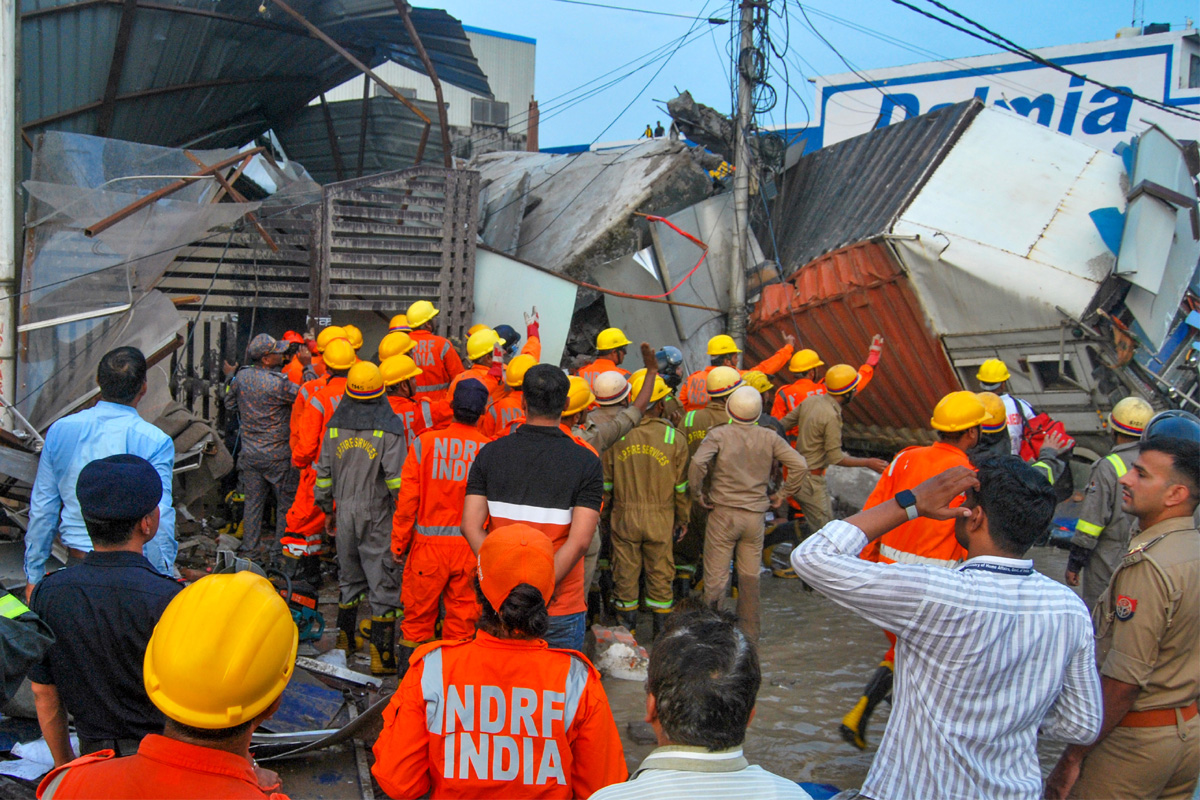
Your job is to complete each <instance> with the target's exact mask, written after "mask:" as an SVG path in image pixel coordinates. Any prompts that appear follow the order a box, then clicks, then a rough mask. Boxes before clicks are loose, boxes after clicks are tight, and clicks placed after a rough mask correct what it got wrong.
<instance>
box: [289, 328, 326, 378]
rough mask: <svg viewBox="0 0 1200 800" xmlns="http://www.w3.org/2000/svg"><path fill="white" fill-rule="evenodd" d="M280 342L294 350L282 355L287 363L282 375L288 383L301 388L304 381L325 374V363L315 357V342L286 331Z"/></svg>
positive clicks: (318, 357)
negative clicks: (285, 343)
mask: <svg viewBox="0 0 1200 800" xmlns="http://www.w3.org/2000/svg"><path fill="white" fill-rule="evenodd" d="M282 341H285V342H287V343H288V344H289V345H291V346H292V347H293V348H295V349H292V350H290V351H289V352H288V353H287V354H285V355H284V361H286V362H287V363H286V365H285V366H284V368H283V374H284V375H286V376H287V379H288V380H289V381H291V382H292V383H294V384H296V385H297V386H303V385H304V383H305V382H306V381H311V380H312V379H313V378H317V377H319V376H321V375H324V374H325V362H324V361H322V360H321V358H320V356H318V355H317V343H316V342H314V341H312V340H311V339H305V338H304V337H303V336H301V335H300V334H298V333H296V332H295V331H286V332H285V333H284V334H283V339H282Z"/></svg>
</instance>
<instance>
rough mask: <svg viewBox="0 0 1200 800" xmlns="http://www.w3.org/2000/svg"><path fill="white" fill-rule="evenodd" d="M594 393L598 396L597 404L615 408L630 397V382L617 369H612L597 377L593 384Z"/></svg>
mask: <svg viewBox="0 0 1200 800" xmlns="http://www.w3.org/2000/svg"><path fill="white" fill-rule="evenodd" d="M641 372H642V373H645V372H646V370H644V369H643V370H641ZM592 393H593V394H595V395H596V402H597V403H598V404H599V405H602V406H615V405H616V404H617V403H619V402H621V401H622V400H624V399H625V398H626V397H629V381H627V380H625V376H624V375H622V374H621V373H619V372H617V371H616V370H615V369H610V370H609V371H608V372H601V373H600V374H599V375H597V376H596V380H595V382H593V383H592Z"/></svg>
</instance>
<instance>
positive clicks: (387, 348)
mask: <svg viewBox="0 0 1200 800" xmlns="http://www.w3.org/2000/svg"><path fill="white" fill-rule="evenodd" d="M416 346H417V343H416V342H414V341H413V340H412V338H411V337H409V335H408V334H407V333H405V332H404V331H392V332H391V333H389V334H388V335H387V336H385V337H383V340H382V341H380V342H379V363H380V364H382V363H383V362H384V361H387V360H388V359H389V358H391V357H392V356H402V355H406V354H407V353H408V351H410V350H412V349H413V348H414V347H416Z"/></svg>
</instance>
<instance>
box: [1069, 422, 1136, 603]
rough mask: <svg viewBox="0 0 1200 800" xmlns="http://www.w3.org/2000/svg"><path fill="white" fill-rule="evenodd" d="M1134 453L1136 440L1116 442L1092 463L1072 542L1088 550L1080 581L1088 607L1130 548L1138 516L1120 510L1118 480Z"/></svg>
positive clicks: (1105, 586) (1130, 463)
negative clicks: (1088, 553)
mask: <svg viewBox="0 0 1200 800" xmlns="http://www.w3.org/2000/svg"><path fill="white" fill-rule="evenodd" d="M1137 456H1138V443H1137V442H1129V443H1127V444H1122V445H1118V446H1117V447H1114V448H1113V451H1112V452H1111V453H1110V454H1109V455H1107V456H1106V457H1104V458H1102V459H1100V460H1099V461H1097V462H1096V463H1095V464H1093V465H1092V472H1091V475H1089V476H1088V485H1087V490H1086V491H1085V492H1084V495H1083V503H1081V504H1080V506H1079V522H1077V523H1076V524H1075V536H1074V537H1073V538H1072V539H1071V545H1072V546H1073V547H1078V548H1081V549H1082V550H1087V551H1091V555H1090V556H1088V559H1087V561H1086V562H1085V563H1084V569H1083V580H1082V581H1081V584H1082V586H1081V594H1082V596H1083V602H1084V603H1086V604H1087V607H1088V609H1089V610H1091V609H1094V608H1095V607H1096V601H1097V600H1098V599H1099V598H1100V594H1101V593H1102V592H1103V591H1104V590H1105V589H1106V588H1108V582H1109V580H1110V579H1111V578H1112V574H1113V570H1115V569H1116V568H1117V565H1118V564H1120V563H1121V559H1122V558H1124V557H1125V553H1126V552H1128V550H1129V540H1130V538H1131V537H1132V535H1133V529H1134V526H1135V525H1136V524H1137V520H1136V519H1134V518H1133V517H1131V516H1130V515H1129V514H1126V513H1125V512H1124V511H1122V510H1121V487H1120V486H1119V485H1118V484H1117V481H1118V480H1120V478H1121V476H1123V475H1124V474H1125V473H1126V472H1128V471H1129V470H1130V469H1131V468H1132V467H1133V462H1134V461H1135V460H1136V459H1137Z"/></svg>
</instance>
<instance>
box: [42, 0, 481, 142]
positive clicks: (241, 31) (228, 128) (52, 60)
mask: <svg viewBox="0 0 1200 800" xmlns="http://www.w3.org/2000/svg"><path fill="white" fill-rule="evenodd" d="M264 5H265V8H266V10H265V11H264V12H263V13H260V12H259V10H258V9H259V0H222V2H220V3H213V2H212V0H21V4H20V7H21V36H22V40H21V56H22V61H21V69H22V75H21V82H22V83H21V122H22V125H23V126H24V130H25V132H26V133H27V134H28V135H30V136H33V135H35V134H37V133H38V132H40V131H44V130H63V131H72V132H76V133H86V134H95V135H102V136H107V137H110V138H116V139H125V140H129V141H135V142H143V143H147V144H157V145H164V146H174V147H178V146H195V145H202V146H204V147H231V146H238V145H241V144H244V143H245V142H247V141H250V140H251V139H253V138H254V137H255V136H258V135H259V134H261V133H263V132H264V131H266V130H267V129H268V128H270V127H272V126H273V125H274V124H275V123H276V122H278V121H279V120H282V119H285V118H287V117H288V116H290V115H291V114H293V113H295V112H296V111H298V110H300V109H302V108H303V107H304V106H305V105H307V104H308V102H309V101H310V100H312V99H313V98H314V97H317V96H319V95H320V94H321V92H323V91H326V90H328V89H331V88H333V87H335V86H337V85H339V84H341V83H343V82H344V81H346V80H348V79H349V78H352V77H354V76H355V75H356V74H358V71H357V70H356V69H355V68H354V67H353V66H351V65H350V64H349V63H347V62H346V61H345V60H344V59H343V58H342V57H341V56H339V55H338V54H337V53H335V52H333V50H331V49H330V48H329V47H328V46H327V45H326V44H324V43H323V42H321V41H319V40H318V39H316V38H313V37H312V36H310V35H309V34H308V32H307V31H305V30H303V29H302V28H301V27H300V26H299V25H297V24H296V23H295V22H294V21H293V20H292V19H291V18H290V17H289V16H287V15H286V14H285V13H284V12H283V11H281V10H280V9H278V8H274V7H272V4H271V2H270V0H265V3H264ZM291 5H292V6H293V7H294V8H295V9H296V10H297V11H299V12H300V13H301V14H303V15H304V16H305V17H306V18H307V19H308V20H309V21H311V22H312V23H313V24H314V25H316V26H317V27H319V28H321V29H322V30H323V31H325V32H326V33H327V34H328V35H329V36H331V37H332V38H333V39H334V40H335V41H337V42H338V43H340V44H341V45H343V46H344V47H345V48H346V49H347V50H349V51H350V52H351V53H353V54H354V55H355V56H356V57H357V58H358V59H359V60H361V61H363V62H365V63H366V64H367V65H369V66H371V67H372V68H373V67H376V66H378V65H380V64H382V63H383V62H384V61H386V60H389V59H390V60H393V61H396V62H398V63H401V64H404V65H405V66H408V67H411V68H412V69H415V70H417V71H419V72H424V67H423V66H422V65H421V62H420V60H419V59H418V58H417V55H416V51H415V48H414V46H413V45H412V44H411V43H410V42H409V39H408V35H407V33H406V32H405V30H404V25H403V23H402V21H401V19H400V16H399V15H398V14H397V13H396V8H395V5H394V3H393V0H292V2H291ZM127 14H128V15H130V16H128V17H127V16H126V15H127ZM411 14H412V21H413V25H414V26H415V27H416V29H417V31H418V33H419V34H420V36H421V41H422V43H423V44H424V46H425V49H426V51H427V52H428V54H429V57H430V59H431V60H432V61H433V63H434V66H435V68H436V69H437V71H438V77H439V78H440V79H441V80H443V81H445V82H446V83H449V84H452V85H455V86H460V87H462V88H464V89H466V90H468V91H470V92H474V93H477V94H481V95H484V96H488V97H490V96H491V90H490V87H489V86H488V82H487V77H486V76H485V75H484V74H483V72H482V71H481V70H480V68H479V64H478V63H477V62H476V60H475V56H474V55H473V54H472V52H471V45H470V42H469V40H468V39H467V37H466V34H465V33H463V28H462V25H461V23H460V22H459V21H458V20H457V19H455V18H454V17H451V16H450V15H449V14H447V13H446V12H445V11H442V10H439V9H428V8H414V9H412V12H411ZM123 20H124V21H125V24H124V25H123V24H122V23H123ZM122 45H123V46H122Z"/></svg>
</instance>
